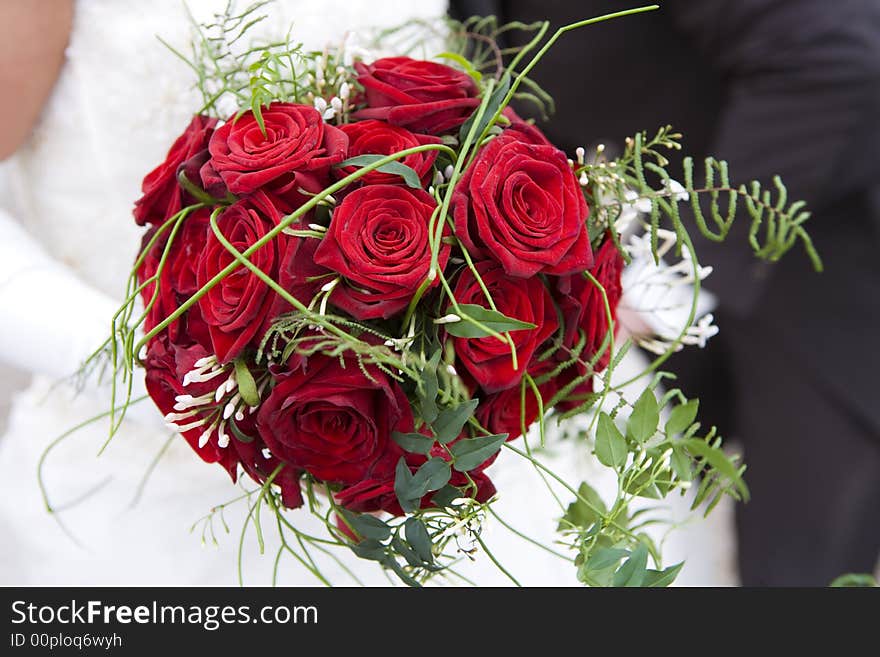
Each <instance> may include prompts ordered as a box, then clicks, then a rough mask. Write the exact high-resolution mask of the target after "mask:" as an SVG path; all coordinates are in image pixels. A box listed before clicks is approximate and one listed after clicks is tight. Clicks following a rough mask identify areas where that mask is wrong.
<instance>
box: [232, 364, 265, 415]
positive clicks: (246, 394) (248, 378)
mask: <svg viewBox="0 0 880 657" xmlns="http://www.w3.org/2000/svg"><path fill="white" fill-rule="evenodd" d="M235 380H236V382H237V383H238V392H239V393H241V398H242V400H243V401H244V403H245V404H247V405H248V406H259V405H260V395H259V393H258V392H257V384H256V382H255V381H254V376H253V375H252V374H251V371H250V370H249V369H248V366H247V363H245V362H244V359H243V358H236V359H235Z"/></svg>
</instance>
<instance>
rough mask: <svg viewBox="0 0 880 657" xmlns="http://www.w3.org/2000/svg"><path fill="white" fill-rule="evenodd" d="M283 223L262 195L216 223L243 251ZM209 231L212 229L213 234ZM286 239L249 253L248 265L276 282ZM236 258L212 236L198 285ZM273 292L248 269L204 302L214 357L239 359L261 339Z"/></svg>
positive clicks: (218, 286) (240, 204)
mask: <svg viewBox="0 0 880 657" xmlns="http://www.w3.org/2000/svg"><path fill="white" fill-rule="evenodd" d="M280 220H281V216H280V214H279V212H278V210H277V208H276V207H275V206H274V205H273V204H272V202H271V201H270V199H269V198H268V197H267V196H266V195H265V194H263V193H262V192H257V193H255V194H254V195H253V196H251V197H249V198H247V199H245V200H242V201H239V202H238V203H236V204H235V205H232V206H230V207H229V208H228V209H227V210H225V211H224V212H223V214H221V215H220V216H219V217H218V219H217V226H218V228H219V229H220V231H221V233H223V235H224V237H225V238H226V239H227V240H228V241H229V242H230V243H231V244H232V245H233V246H235V248H236V249H238V250H239V251H244V250H245V249H247V248H248V247H250V246H251V245H252V244H254V243H255V242H256V241H258V240H259V239H260V238H262V237H263V236H264V235H265V234H266V233H268V232H269V231H270V230H272V229H273V228H274V227H275V226H276V225H277V224H278V223H279V222H280ZM209 230H210V229H209ZM286 239H287V236H285V235H283V234H281V235H278V236H277V237H275V238H274V239H272V240H269V242H268V243H267V244H265V245H264V246H262V247H261V248H259V249H258V250H257V251H256V252H255V253H253V254H251V256H250V261H251V262H252V263H254V264H255V265H256V266H257V267H259V268H260V269H261V270H262V271H263V272H265V273H266V274H267V275H268V276H271V277H272V278H273V279H274V280H277V279H278V266H279V253H282V252H283V251H284V248H285V244H284V243H285V241H286ZM234 260H235V259H234V258H233V256H232V254H231V253H229V251H227V250H226V248H225V247H224V246H223V245H222V244H221V243H220V241H219V240H218V239H217V237H216V236H215V235H214V233H213V231H210V234H209V235H208V239H207V244H206V245H205V248H204V251H203V252H202V254H201V256H200V258H199V260H198V270H197V278H196V282H197V284H198V286H199V287H202V286H203V285H205V283H207V282H208V281H209V280H211V278H213V277H214V276H215V275H216V274H218V273H219V272H220V271H221V270H223V269H224V268H225V267H226V266H227V265H229V264H230V263H231V262H233V261H234ZM275 296H276V295H275V293H274V292H273V291H272V290H271V289H270V288H269V286H268V285H266V284H265V283H264V282H263V281H261V280H260V279H259V278H258V277H257V276H256V275H255V274H253V273H251V271H250V270H249V269H247V268H246V267H244V266H240V267H238V268H237V269H236V270H235V271H233V272H232V273H231V274H230V275H228V276H226V277H225V278H223V279H222V280H221V281H220V282H219V283H217V284H216V285H215V286H214V287H213V288H211V290H210V291H209V292H207V293H206V294H205V295H204V296H203V297H202V298H201V299H199V307H200V308H201V310H202V315H203V317H204V319H205V322H207V324H208V328H209V331H210V335H211V342H212V344H213V346H214V353H215V354H216V356H217V358H218V359H219V360H220V362H224V363H225V362H228V361H230V360H232V359H233V358H235V357H236V356H237V355H238V354H240V353H241V352H242V350H243V349H245V348H246V347H247V346H249V345H251V344H252V343H253V342H255V341H257V342H258V341H259V339H260V338H262V335H261V334H260V329H261V328H264V325H265V323H266V322H267V321H268V319H270V318H269V317H268V315H269V311H270V308H271V306H272V304H273V302H274V300H275Z"/></svg>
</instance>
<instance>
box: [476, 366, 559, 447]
mask: <svg viewBox="0 0 880 657" xmlns="http://www.w3.org/2000/svg"><path fill="white" fill-rule="evenodd" d="M530 373H532V372H531V368H530ZM532 376H533V377H534V376H537V375H536V374H534V373H532ZM537 387H538V392H539V393H540V395H541V403H542V404H543V405H544V412H545V413H546V412H547V411H549V410H550V409H549V408H547V406H546V404H547V402H549V401H550V399H551V398H552V397H553V395H554V394H556V381H555V380H554V379H551V380H549V381H547V382H546V383H544V384H542V385H539V386H537ZM522 406H523V404H522V390H521V388H520V386H514V387H512V388H508V389H507V390H502V391H500V392H496V393H493V394H491V395H486V396H485V397H484V398H483V399H482V400H481V401H480V405H479V406H478V407H477V413H476V417H477V420H478V421H479V422H480V424H482V425H483V427H485V428H486V429H487V430H488V431H489V433H506V434H507V439H508V440H514V439H516V438H519V437H520V436H521V435H522V425H523V420H525V426H526V429H528V428H529V426H531V424H532V422H534V421H535V420H537V419H538V414H539V412H540V408H539V406H538V400H537V398H536V397H535V393H534V391H533V390H532V387H531V386H529V385H527V386H526V395H525V413H522Z"/></svg>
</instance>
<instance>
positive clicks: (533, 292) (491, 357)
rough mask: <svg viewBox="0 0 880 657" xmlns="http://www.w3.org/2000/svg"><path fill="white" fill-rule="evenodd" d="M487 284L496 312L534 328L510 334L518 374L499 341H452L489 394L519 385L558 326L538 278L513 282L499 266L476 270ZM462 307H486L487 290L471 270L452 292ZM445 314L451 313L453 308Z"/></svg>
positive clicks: (484, 264)
mask: <svg viewBox="0 0 880 657" xmlns="http://www.w3.org/2000/svg"><path fill="white" fill-rule="evenodd" d="M477 271H478V272H479V274H480V276H481V278H482V279H483V283H484V284H485V285H486V288H487V289H488V290H489V294H491V295H492V299H493V301H494V302H495V307H496V308H497V310H498V312H500V313H502V314H503V315H506V316H507V317H511V318H513V319H518V320H520V321H523V322H528V323H530V324H535V325H536V327H535V328H533V329H521V330H518V331H511V332H510V337H511V338H512V340H513V343H514V345H516V357H517V369H514V368H513V360H512V357H511V350H510V345H509V344H508V343H507V342H502V341H501V340H499V339H498V338H496V337H493V336H486V337H483V338H453V344H454V345H455V353H456V354H457V355H458V358H459V360H461V362H462V364H463V365H464V366H465V368H466V369H467V371H468V372H469V373H470V375H471V376H472V377H473V378H474V380H475V381H476V382H477V383H478V384H479V385H480V387H481V388H482V389H483V391H485V392H487V393H492V392H497V391H499V390H505V389H507V388H510V387H512V386H515V385H517V384H518V383H519V382H520V380H521V379H522V375H523V372H524V371H525V368H526V366H527V365H528V364H529V362H530V361H531V359H532V356H533V355H534V354H535V351H536V350H537V348H538V347H539V346H540V345H541V344H542V343H543V342H544V341H545V340H546V339H547V338H549V337H550V336H551V335H553V333H554V332H555V331H556V329H557V328H558V326H559V323H558V321H557V319H556V310H555V308H554V306H553V299H552V298H551V297H550V293H549V292H548V291H547V288H545V287H544V283H543V282H542V281H541V279H540V278H539V277H537V276H535V277H532V278H528V279H524V280H521V279H514V278H510V277H509V276H507V275H506V274H505V272H504V270H503V269H502V268H501V267H499V266H498V265H496V264H495V263H490V262H482V263H480V264H478V265H477ZM453 292H454V294H455V299H456V300H457V301H458V303H459V304H477V305H480V306H484V307H488V306H489V303H488V301H487V300H486V296H485V294H484V292H483V289H482V288H481V287H480V285H479V283H478V281H477V279H476V278H475V277H474V275H473V273H472V272H471V270H470V269H464V270H463V271H462V273H461V277H460V278H459V279H458V282H457V283H456V285H455V289H454V290H453ZM447 312H449V313H452V312H453V310H452V307H451V306H450V307H449V308H448V310H447Z"/></svg>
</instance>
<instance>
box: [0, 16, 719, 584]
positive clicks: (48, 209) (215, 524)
mask: <svg viewBox="0 0 880 657" xmlns="http://www.w3.org/2000/svg"><path fill="white" fill-rule="evenodd" d="M190 5H191V6H190V11H191V12H192V13H193V15H194V18H195V20H196V21H198V22H208V21H210V18H211V16H212V15H213V13H215V12H217V11H222V10H223V9H224V7H225V6H226V0H199V1H198V2H195V1H194V2H191V3H190ZM53 8H55V9H56V11H55V12H54V13H51V14H45V13H44V14H42V15H38V11H37V9H36V5H35V4H32V3H9V4H7V5H4V6H3V7H2V9H0V13H6V14H10V15H9V16H0V25H2V26H3V27H2V28H0V30H3V31H6V32H8V34H4V35H3V37H4V38H3V40H2V41H3V42H4V46H3V48H4V50H3V51H2V52H3V53H4V55H3V57H2V58H0V79H2V80H3V83H4V86H5V87H7V89H9V88H12V89H18V88H21V92H20V93H19V94H17V96H18V102H17V103H16V104H15V106H14V107H10V106H7V107H6V108H4V109H3V110H2V111H3V112H4V115H3V119H4V120H3V121H2V122H0V126H2V127H0V148H2V149H3V150H2V153H0V155H2V156H4V157H5V156H8V155H11V157H10V158H9V160H8V162H7V163H5V173H6V175H7V176H8V181H7V184H8V187H9V189H10V190H11V193H10V194H9V198H4V199H0V205H2V207H3V208H4V210H3V211H0V312H2V315H3V321H2V326H0V360H3V361H6V362H8V363H12V364H15V365H17V366H19V367H22V368H25V369H27V370H28V371H30V372H32V373H33V375H34V376H33V381H32V383H31V385H30V386H29V387H28V388H27V389H26V390H23V391H20V392H18V393H17V394H16V395H15V397H14V399H13V400H12V405H11V412H10V417H9V420H8V430H7V433H6V435H5V436H2V438H0V481H2V482H3V483H2V486H3V492H4V495H3V496H2V498H0V536H2V540H0V584H3V585H21V584H41V585H58V584H61V585H102V584H103V585H107V584H109V585H121V584H124V585H162V584H169V585H175V584H176V585H188V584H214V585H217V584H235V583H236V582H237V581H238V577H239V574H238V572H239V567H238V565H237V564H238V563H239V557H238V550H239V533H240V530H241V527H242V526H243V525H244V522H245V517H246V515H247V511H248V509H247V505H246V503H243V502H238V503H233V504H230V505H229V506H224V507H223V508H222V509H217V505H219V504H222V503H224V502H227V501H229V500H233V499H234V498H236V497H237V496H240V495H241V492H242V491H241V490H239V489H237V488H235V487H234V486H232V485H231V484H230V483H229V479H228V477H227V475H226V473H225V472H223V471H222V469H221V468H217V467H213V466H207V465H206V464H204V463H202V462H201V461H200V460H199V459H198V458H197V457H196V456H195V454H193V453H192V451H191V450H190V448H189V447H188V445H187V444H186V443H185V441H183V440H181V439H179V438H178V437H175V436H173V435H171V434H170V432H169V431H168V429H167V428H165V425H164V423H163V421H162V418H161V416H160V414H159V412H158V411H157V410H155V408H153V407H152V405H151V404H150V403H149V402H144V403H142V404H137V405H136V406H134V407H133V408H132V409H131V410H130V417H128V418H127V419H126V422H125V424H124V425H123V427H122V430H121V431H120V432H119V434H117V435H116V437H115V438H114V439H113V441H112V442H110V444H109V445H108V446H107V448H106V450H105V451H104V452H103V453H102V455H101V456H100V457H97V456H96V454H97V453H98V451H99V450H100V449H101V447H102V445H103V444H104V442H105V440H106V436H107V428H106V425H105V423H103V422H100V421H99V422H94V423H90V424H85V426H83V427H82V428H81V429H80V430H78V431H77V432H75V433H72V434H70V435H65V432H67V431H68V430H69V429H71V428H72V427H75V426H77V425H80V424H82V423H84V422H85V421H86V420H88V419H89V418H91V417H94V416H99V415H101V414H102V413H104V412H105V411H106V410H107V399H108V398H109V395H108V393H107V390H106V388H105V389H103V390H97V391H93V392H91V393H90V392H88V391H86V392H80V393H79V394H76V393H75V391H74V389H73V388H72V387H71V386H70V385H68V384H66V383H59V381H62V380H63V379H64V378H65V377H66V376H67V375H69V374H70V373H71V372H73V371H74V370H76V368H77V367H78V365H79V364H80V363H81V362H82V360H83V359H84V358H85V357H86V356H87V355H88V354H89V353H90V352H91V351H92V350H93V349H94V348H95V347H96V346H97V345H99V344H100V343H101V342H102V341H103V340H104V338H105V337H106V335H107V332H108V330H109V325H110V318H111V316H112V315H113V313H114V312H115V310H116V307H117V306H118V302H119V300H120V299H121V298H122V292H123V288H122V286H123V282H124V280H125V275H126V274H127V272H128V271H129V269H130V267H131V263H132V261H133V259H134V256H135V253H136V249H137V247H138V245H139V243H140V237H141V233H142V229H141V228H139V227H137V226H136V225H135V223H134V222H133V221H132V219H131V214H130V213H131V207H132V201H133V200H134V199H136V198H137V197H138V196H139V187H140V181H141V178H142V177H143V175H144V173H145V172H146V171H149V170H150V169H151V168H152V167H153V166H155V164H156V163H158V162H160V161H161V160H162V159H163V156H164V153H165V151H166V150H167V148H168V145H169V144H170V143H171V141H172V140H173V138H174V137H175V136H176V135H177V134H179V132H180V131H181V129H182V128H183V127H184V126H185V125H186V124H187V123H188V121H189V117H190V115H191V113H192V111H193V109H194V108H196V107H198V105H199V103H198V100H197V98H196V96H195V92H194V91H192V81H193V80H192V71H190V70H189V69H188V68H187V67H186V66H185V65H184V64H182V63H181V62H180V61H179V60H178V59H176V58H175V57H174V56H173V55H172V54H171V52H169V50H168V49H167V48H165V47H164V46H163V45H162V44H160V43H159V42H158V41H157V39H156V38H155V37H156V35H160V36H161V37H162V39H163V40H164V41H166V42H167V43H168V44H169V45H171V46H173V47H174V48H175V49H177V50H179V51H186V50H187V47H188V40H189V35H190V25H191V23H190V20H189V19H188V17H187V15H186V10H185V7H184V5H183V3H181V2H180V0H153V2H150V3H143V2H139V1H138V0H78V1H77V2H75V3H73V2H71V0H57V2H54V3H53ZM40 9H41V10H42V9H44V7H43V6H42V5H41V7H40ZM444 11H445V2H442V1H440V0H426V1H422V2H418V3H406V4H404V3H400V2H391V1H380V2H376V1H367V0H298V1H297V2H284V1H278V2H275V3H272V4H269V5H267V6H266V7H265V8H263V9H262V12H263V13H268V14H269V15H270V20H267V21H264V22H263V24H261V25H260V26H258V29H259V30H267V31H268V32H271V31H272V30H275V31H276V32H277V33H280V34H284V33H285V32H286V29H287V26H289V25H291V24H292V25H293V30H294V37H295V38H296V39H297V40H303V41H304V42H305V46H306V47H307V48H315V49H319V48H322V47H323V46H324V45H325V44H327V43H328V42H338V41H339V40H340V39H341V38H342V37H343V31H344V30H353V31H356V30H359V29H365V28H368V27H370V28H373V27H388V26H393V25H398V24H400V23H402V22H404V21H405V20H407V19H409V18H415V17H419V18H436V17H438V16H440V15H442V13H443V12H444ZM29 35H30V36H29ZM65 44H67V45H66V49H65ZM16 49H17V50H16ZM27 49H32V50H33V52H29V51H28V50H27ZM14 51H17V52H19V53H24V54H23V55H22V56H20V57H19V58H18V59H16V58H15V57H14V54H13V52H14ZM62 53H63V54H62ZM61 60H63V63H62V64H61V67H60V72H57V80H56V71H57V65H58V63H59V62H61ZM53 84H54V87H53V86H52V85H53ZM10 85H11V86H10ZM41 86H42V87H43V88H40V87H41ZM50 89H51V93H49V90H50ZM46 96H48V98H47V99H46V100H45V104H44V105H42V107H41V103H43V101H44V98H45V97H46ZM8 105H9V104H8ZM29 107H30V108H31V109H32V111H28V110H29ZM37 115H39V119H36V118H35V117H37ZM13 151H14V153H13ZM630 367H631V368H636V367H638V364H637V363H636V364H630ZM623 369H625V368H622V370H623ZM624 374H625V373H624ZM92 383H93V385H92V386H91V388H92V389H94V388H95V386H94V382H92ZM59 437H63V439H62V440H56V439H57V438H59ZM547 459H548V460H549V462H550V464H551V465H552V467H553V468H554V469H555V470H556V471H557V472H558V473H559V474H560V475H562V476H563V477H565V478H568V479H570V480H584V479H586V480H589V481H590V482H591V483H592V484H593V485H594V487H596V488H597V489H598V490H599V491H602V490H603V487H604V488H609V489H613V486H614V485H615V482H614V480H613V477H611V476H610V475H611V473H610V472H606V473H604V474H603V469H602V468H601V467H600V466H598V465H597V464H595V462H594V459H593V457H592V456H591V455H590V454H589V450H588V449H587V448H586V447H585V446H584V445H583V443H581V442H579V441H576V440H561V441H555V443H554V442H551V447H550V453H549V454H548V455H547ZM499 462H500V463H503V465H500V464H499V465H496V466H494V467H493V471H491V474H492V477H493V479H494V480H495V482H496V485H497V488H498V490H499V491H500V499H499V502H498V505H497V507H496V508H497V510H498V511H499V513H500V515H501V516H502V517H504V518H505V519H506V520H507V521H508V522H510V523H512V524H513V525H515V526H516V527H517V528H520V529H522V530H524V531H525V532H526V533H528V534H530V535H532V536H534V537H536V538H537V539H538V540H539V541H541V542H542V543H544V544H546V545H550V544H551V543H552V541H553V539H554V529H555V525H556V520H557V519H556V518H554V517H553V514H552V513H551V510H553V509H554V506H552V504H553V498H552V497H551V496H550V493H548V492H542V491H544V489H543V488H542V487H541V482H540V480H536V475H535V473H534V471H533V470H532V469H531V468H529V467H527V464H526V462H525V461H522V460H515V461H514V460H510V459H508V460H505V459H499ZM38 470H39V472H40V479H39V480H38V477H37V473H38ZM603 477H604V478H603ZM43 491H45V498H44V493H43ZM688 503H689V501H688V500H687V499H676V500H673V505H674V508H673V509H672V513H673V515H678V516H680V515H683V514H684V511H685V509H686V508H687V506H688ZM50 508H51V511H52V512H51V513H50V512H49V509H50ZM212 511H215V512H214V513H211V512H212ZM206 514H207V515H206ZM201 517H205V518H204V519H202V518H201ZM291 521H292V522H294V523H296V524H298V525H299V526H301V527H303V528H306V529H307V530H309V531H311V532H312V533H315V534H317V533H319V532H320V531H321V528H320V527H319V523H318V522H317V521H316V520H315V519H314V518H312V517H311V516H310V515H309V514H308V513H307V512H305V511H300V512H296V511H294V512H292V513H291ZM729 522H730V512H729V509H725V508H722V509H720V510H718V511H716V512H715V514H714V515H713V516H712V517H711V518H710V521H707V522H696V523H691V524H688V525H686V526H684V527H682V528H680V529H678V530H676V531H674V532H672V533H671V534H670V535H669V536H667V537H666V539H667V540H666V542H665V545H664V548H665V550H664V552H665V560H666V561H667V562H668V563H675V562H676V561H679V560H681V559H682V558H684V557H687V559H688V561H687V564H686V567H685V569H684V570H683V571H682V574H681V576H680V577H679V580H678V582H679V583H680V584H681V583H684V584H703V585H706V584H709V585H711V584H716V585H717V584H730V583H732V582H733V581H734V580H733V576H732V574H731V568H732V566H731V564H732V561H733V559H732V554H731V550H732V548H731V542H732V539H731V538H730V529H729V527H728V526H727V525H728V524H729ZM191 528H192V531H190V529H191ZM484 537H486V542H487V544H489V545H491V546H493V550H494V552H495V554H496V556H498V557H499V560H500V561H502V562H503V563H504V564H505V566H506V567H507V568H508V570H510V571H511V572H512V573H514V574H515V575H516V577H517V579H518V580H519V581H520V582H522V583H524V584H543V585H561V584H574V583H576V580H575V571H574V568H573V566H572V565H571V564H570V563H567V562H566V561H564V560H562V559H560V558H559V557H558V556H555V555H553V554H551V553H550V552H548V551H546V550H542V549H540V548H538V547H535V546H534V545H530V544H529V543H526V542H524V541H521V540H520V539H518V538H517V537H516V536H513V535H512V534H511V533H510V532H509V531H508V530H507V529H506V528H505V527H503V526H500V525H499V523H497V522H494V523H493V522H492V519H491V518H490V519H489V522H488V523H487V526H486V528H485V532H484ZM657 538H662V536H658V537H657ZM200 542H201V543H203V545H202V546H200V544H199V543H200ZM266 542H267V543H268V544H267V545H266V547H265V554H263V555H261V554H259V551H258V549H257V541H256V538H255V537H254V536H253V534H252V532H251V533H250V534H248V535H247V536H245V537H244V541H243V543H242V544H243V546H244V547H243V551H244V552H243V555H242V558H241V564H242V565H241V574H242V577H243V580H244V582H245V583H246V584H268V583H270V582H271V579H272V575H271V573H272V568H273V557H274V554H275V549H273V546H272V545H271V537H270V536H268V535H267V536H266ZM342 556H343V559H344V560H345V561H346V562H347V563H348V566H349V567H352V562H354V561H356V560H355V559H354V558H353V557H352V555H342ZM349 557H351V558H349ZM319 561H321V560H320V559H319ZM463 562H464V564H463V566H462V568H461V572H462V573H463V574H465V575H466V576H467V577H469V578H470V579H474V580H476V581H477V582H478V583H480V584H504V583H508V580H507V579H506V577H505V576H504V575H503V574H502V573H501V572H499V571H498V570H497V569H495V568H494V567H493V565H492V564H491V563H490V562H489V560H488V559H486V557H485V555H480V554H477V556H476V560H475V561H473V562H470V561H469V560H468V559H463ZM320 566H321V570H322V572H324V574H325V575H326V576H327V578H328V579H329V580H330V581H331V582H332V583H334V584H342V585H351V584H354V583H356V582H355V580H354V579H352V578H351V576H350V575H349V574H347V572H346V570H345V569H344V568H343V567H341V566H340V565H339V564H337V563H336V562H335V561H332V560H330V559H325V560H324V561H322V562H321V563H320ZM353 569H354V570H355V571H356V575H357V577H358V578H360V580H361V581H362V582H363V583H366V584H371V585H372V584H383V583H387V582H388V580H387V579H386V577H385V575H384V574H383V573H382V572H381V571H379V569H378V568H377V567H376V566H375V565H374V564H370V563H365V562H359V563H354V566H353ZM279 582H280V583H282V584H317V583H318V581H317V580H316V579H315V578H314V576H313V575H312V574H311V573H310V572H308V571H307V570H306V569H304V568H302V567H301V566H300V565H299V564H298V563H296V562H295V561H293V560H290V561H288V562H285V563H284V564H283V565H282V567H281V569H280V578H279Z"/></svg>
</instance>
